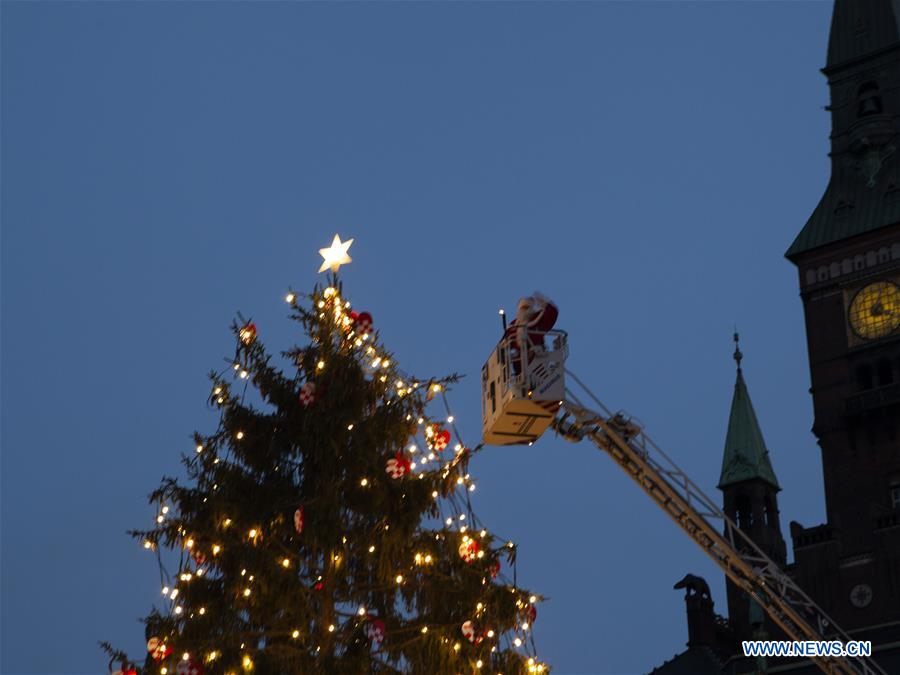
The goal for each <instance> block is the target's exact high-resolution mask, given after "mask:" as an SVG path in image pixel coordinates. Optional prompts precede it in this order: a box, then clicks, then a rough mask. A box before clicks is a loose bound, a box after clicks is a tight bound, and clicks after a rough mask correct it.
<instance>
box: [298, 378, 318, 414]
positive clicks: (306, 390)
mask: <svg viewBox="0 0 900 675" xmlns="http://www.w3.org/2000/svg"><path fill="white" fill-rule="evenodd" d="M315 402H316V383H315V382H307V383H306V384H304V385H303V386H302V387H300V405H302V406H303V407H304V408H308V407H309V406H311V405H312V404H313V403H315Z"/></svg>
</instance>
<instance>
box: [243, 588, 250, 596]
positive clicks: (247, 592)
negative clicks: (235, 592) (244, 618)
mask: <svg viewBox="0 0 900 675" xmlns="http://www.w3.org/2000/svg"><path fill="white" fill-rule="evenodd" d="M250 592H251V591H250V589H249V588H245V589H244V597H245V598H249V597H250Z"/></svg>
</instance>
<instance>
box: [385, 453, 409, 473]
mask: <svg viewBox="0 0 900 675" xmlns="http://www.w3.org/2000/svg"><path fill="white" fill-rule="evenodd" d="M384 470H385V471H386V472H387V475H388V476H390V477H391V478H402V477H403V476H405V475H406V474H408V473H409V472H410V471H411V470H412V463H411V462H410V461H409V460H408V459H407V458H406V456H405V455H404V454H403V453H402V452H398V453H397V454H396V455H395V456H394V457H392V458H391V459H389V460H388V461H387V466H386V467H385V469H384Z"/></svg>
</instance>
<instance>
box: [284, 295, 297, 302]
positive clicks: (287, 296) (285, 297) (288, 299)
mask: <svg viewBox="0 0 900 675" xmlns="http://www.w3.org/2000/svg"><path fill="white" fill-rule="evenodd" d="M295 297H296V296H294V294H293V293H288V294H287V295H285V296H284V301H285V302H293V301H294V298H295Z"/></svg>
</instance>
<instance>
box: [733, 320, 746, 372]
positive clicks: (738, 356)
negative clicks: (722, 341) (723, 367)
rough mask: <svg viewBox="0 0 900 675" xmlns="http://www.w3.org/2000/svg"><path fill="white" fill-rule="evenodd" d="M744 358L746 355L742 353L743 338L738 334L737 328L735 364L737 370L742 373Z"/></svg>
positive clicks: (735, 330)
mask: <svg viewBox="0 0 900 675" xmlns="http://www.w3.org/2000/svg"><path fill="white" fill-rule="evenodd" d="M743 358H744V354H743V353H742V352H741V336H740V335H739V334H738V332H737V328H735V329H734V362H735V363H737V370H738V372H739V373H740V372H741V360H742V359H743Z"/></svg>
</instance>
